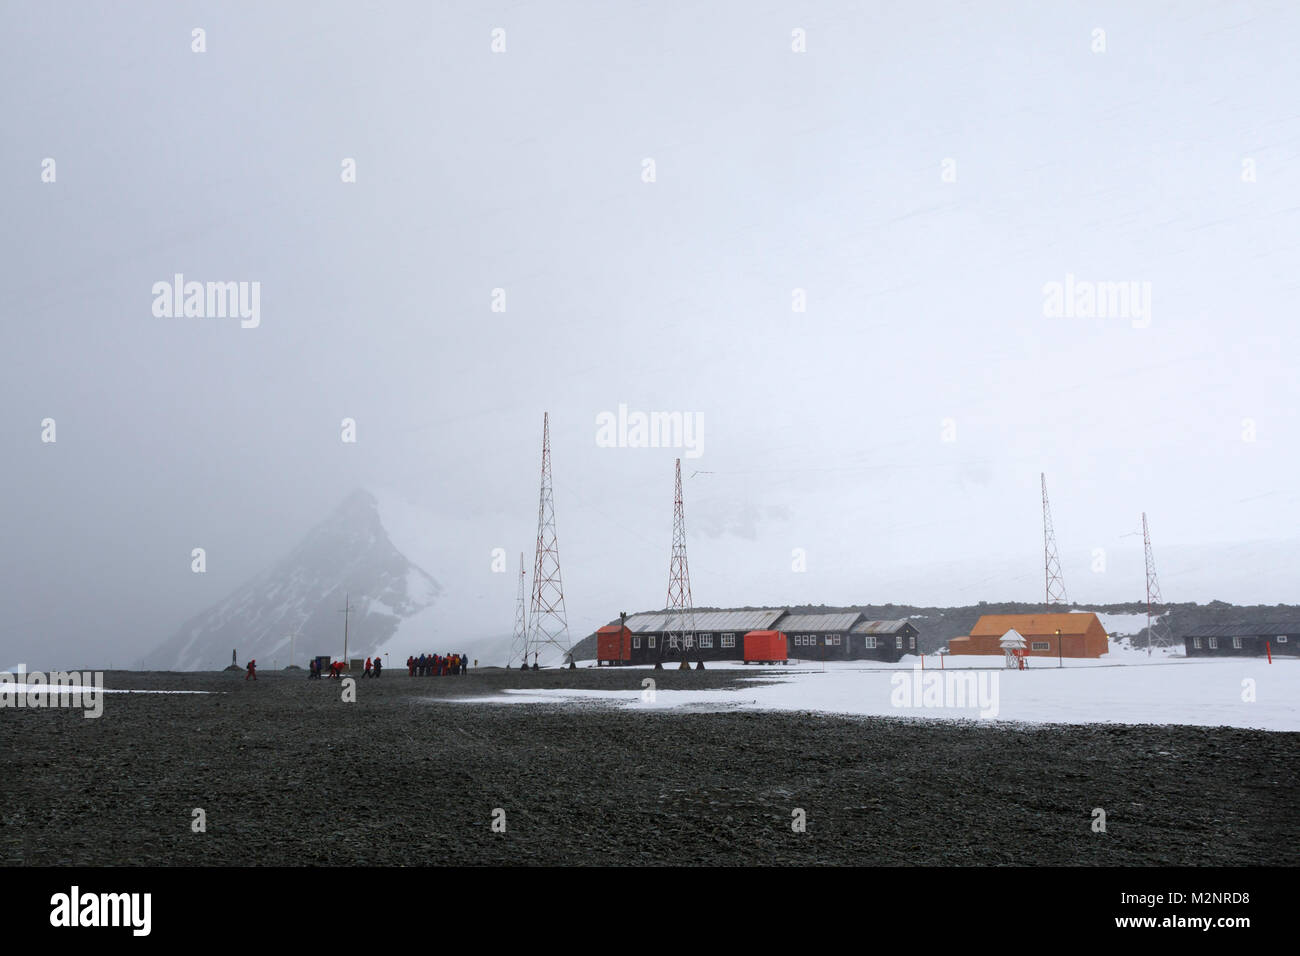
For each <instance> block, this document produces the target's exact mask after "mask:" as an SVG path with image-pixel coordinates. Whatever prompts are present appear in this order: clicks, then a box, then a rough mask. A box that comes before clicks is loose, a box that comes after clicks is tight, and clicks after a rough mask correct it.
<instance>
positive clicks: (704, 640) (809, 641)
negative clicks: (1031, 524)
mask: <svg viewBox="0 0 1300 956" xmlns="http://www.w3.org/2000/svg"><path fill="white" fill-rule="evenodd" d="M719 637H721V639H722V641H721V645H720V646H722V647H735V646H736V635H735V634H720V635H719ZM695 639H696V640H698V641H699V645H700V647H701V648H706V647H707V648H710V649H711V648H712V647H713V635H712V634H696V635H695ZM886 640H888V638H886ZM1200 640H1201V639H1200V638H1199V637H1198V638H1196V642H1197V643H1196V646H1197V647H1200V646H1201V644H1200ZM1210 640H1211V641H1213V640H1214V638H1210ZM1234 640H1237V641H1240V640H1241V638H1234ZM685 641H686V646H687V647H691V646H693V645H692V641H691V636H690V635H689V634H688V635H686V637H685ZM1278 641H1279V642H1280V643H1285V642H1286V638H1285V637H1279V638H1278ZM794 643H795V646H797V647H813V646H815V645H816V644H817V635H816V634H796V635H795V636H794ZM843 643H844V635H843V634H828V635H826V644H827V645H829V646H831V647H834V646H836V645H839V644H843ZM862 643H863V646H864V647H865V648H866V649H867V650H869V651H874V650H875V649H876V648H877V647H883V646H884V645H883V644H880V645H878V644H877V643H876V638H875V637H873V636H870V635H868V636H866V637H864V638H863V639H862ZM1038 645H1039V642H1037V641H1035V642H1034V650H1045V649H1046V648H1047V645H1046V644H1043V646H1042V648H1040V647H1039V646H1038ZM654 646H655V636H654V635H653V634H651V635H650V636H649V637H647V638H646V647H648V648H650V649H652V650H653V649H654ZM668 646H669V647H670V648H673V649H674V650H676V648H677V635H676V634H670V635H668ZM1210 646H1211V647H1217V646H1218V645H1217V644H1213V643H1212V644H1211V645H1210ZM1237 646H1238V647H1240V646H1241V645H1240V644H1238V645H1237ZM632 647H633V648H634V649H636V650H640V649H641V638H640V636H633V638H632ZM908 647H909V648H910V649H911V650H916V638H915V637H911V638H908ZM897 648H898V650H900V651H901V650H902V649H903V638H902V637H901V636H900V637H898V638H897Z"/></svg>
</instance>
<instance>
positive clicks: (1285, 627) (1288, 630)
mask: <svg viewBox="0 0 1300 956" xmlns="http://www.w3.org/2000/svg"><path fill="white" fill-rule="evenodd" d="M1277 634H1300V621H1289V622H1287V621H1284V622H1282V623H1276V622H1265V623H1263V624H1259V623H1243V624H1203V625H1201V626H1200V627H1190V628H1188V629H1187V630H1186V631H1184V632H1183V637H1273V636H1274V635H1277Z"/></svg>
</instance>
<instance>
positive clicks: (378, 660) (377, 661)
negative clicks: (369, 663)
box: [374, 654, 384, 680]
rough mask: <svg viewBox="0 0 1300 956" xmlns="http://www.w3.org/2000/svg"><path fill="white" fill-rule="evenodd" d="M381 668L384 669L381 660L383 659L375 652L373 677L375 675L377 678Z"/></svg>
mask: <svg viewBox="0 0 1300 956" xmlns="http://www.w3.org/2000/svg"><path fill="white" fill-rule="evenodd" d="M383 669H384V661H383V659H382V658H381V657H380V656H379V655H378V654H376V655H375V674H374V677H375V679H376V680H378V679H379V674H380V672H381V671H382V670H383Z"/></svg>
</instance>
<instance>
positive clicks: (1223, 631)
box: [1183, 621, 1300, 657]
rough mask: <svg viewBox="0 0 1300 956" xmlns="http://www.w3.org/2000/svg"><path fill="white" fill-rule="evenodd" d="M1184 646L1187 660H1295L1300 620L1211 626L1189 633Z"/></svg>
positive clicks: (1299, 653) (1299, 652) (1299, 642)
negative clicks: (1222, 658) (1270, 656)
mask: <svg viewBox="0 0 1300 956" xmlns="http://www.w3.org/2000/svg"><path fill="white" fill-rule="evenodd" d="M1183 644H1184V646H1185V647H1186V648H1187V656H1188V657H1264V656H1265V655H1266V654H1269V653H1272V655H1273V656H1274V657H1297V656H1300V621H1289V622H1285V623H1273V624H1268V623H1263V624H1261V623H1246V624H1212V625H1209V626H1205V627H1198V628H1193V629H1192V630H1189V631H1188V632H1187V633H1186V634H1184V635H1183ZM1266 645H1267V646H1266Z"/></svg>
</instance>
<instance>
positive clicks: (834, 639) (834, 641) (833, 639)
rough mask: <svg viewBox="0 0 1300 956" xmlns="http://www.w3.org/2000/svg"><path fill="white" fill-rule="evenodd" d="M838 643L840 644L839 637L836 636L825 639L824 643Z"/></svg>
mask: <svg viewBox="0 0 1300 956" xmlns="http://www.w3.org/2000/svg"><path fill="white" fill-rule="evenodd" d="M839 642H840V635H838V634H832V635H830V636H829V637H828V638H826V643H828V644H838V643H839Z"/></svg>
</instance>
